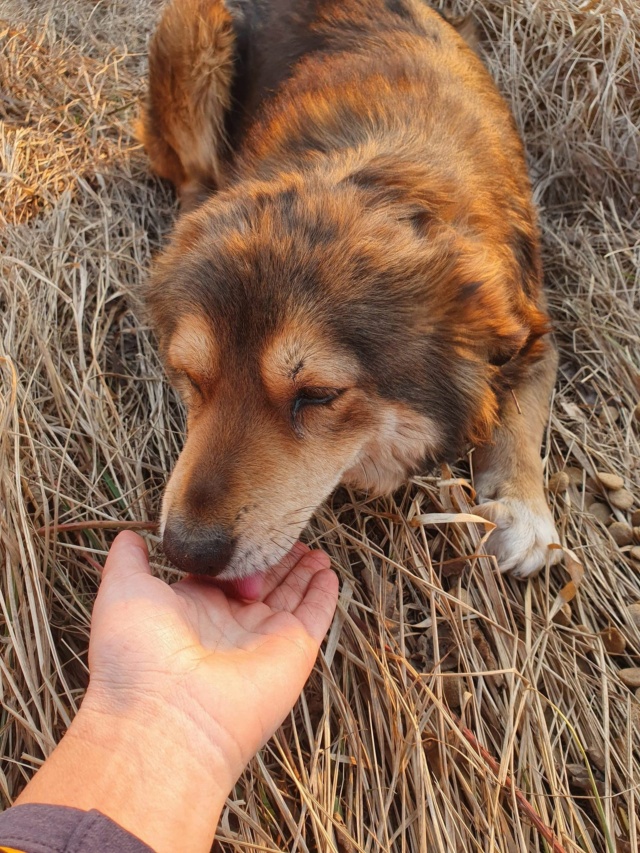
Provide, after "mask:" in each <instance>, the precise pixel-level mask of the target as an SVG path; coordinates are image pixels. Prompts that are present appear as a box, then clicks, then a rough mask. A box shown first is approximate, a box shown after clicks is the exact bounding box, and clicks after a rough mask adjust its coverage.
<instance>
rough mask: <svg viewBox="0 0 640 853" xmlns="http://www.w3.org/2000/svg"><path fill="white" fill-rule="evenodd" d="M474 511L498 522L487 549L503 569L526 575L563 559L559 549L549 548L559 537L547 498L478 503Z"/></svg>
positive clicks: (510, 499)
mask: <svg viewBox="0 0 640 853" xmlns="http://www.w3.org/2000/svg"><path fill="white" fill-rule="evenodd" d="M473 512H474V513H475V514H476V515H481V516H482V517H483V518H486V519H487V521H492V522H493V523H494V524H495V525H496V527H495V530H492V531H491V534H490V535H489V538H488V539H487V542H486V544H485V550H486V552H487V553H488V554H493V555H494V556H495V557H496V559H497V561H498V568H499V569H500V571H501V572H511V574H512V575H514V576H515V577H518V578H526V577H529V576H530V575H534V574H537V572H539V571H540V570H541V569H543V568H544V567H545V566H546V565H547V563H549V564H550V565H554V564H555V563H557V562H558V561H559V560H560V559H561V557H562V552H561V551H560V550H557V549H550V548H549V545H551V544H553V543H558V542H559V541H560V539H559V537H558V533H557V531H556V527H555V524H554V522H553V516H552V515H551V511H550V510H549V507H548V506H547V504H546V502H545V501H539V502H536V503H528V502H527V501H523V500H520V499H518V498H511V497H505V498H502V499H500V500H495V501H489V502H487V503H481V504H478V506H476V507H474V510H473Z"/></svg>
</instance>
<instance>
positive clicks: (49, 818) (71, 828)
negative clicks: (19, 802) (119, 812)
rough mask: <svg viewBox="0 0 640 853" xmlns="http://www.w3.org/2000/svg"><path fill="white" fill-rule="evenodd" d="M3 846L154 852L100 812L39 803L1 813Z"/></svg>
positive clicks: (49, 851) (29, 851) (42, 851)
mask: <svg viewBox="0 0 640 853" xmlns="http://www.w3.org/2000/svg"><path fill="white" fill-rule="evenodd" d="M2 847H13V848H15V849H17V850H22V851H24V853H153V850H152V849H151V847H148V846H147V845H146V844H144V843H143V842H142V841H140V840H139V839H138V838H135V837H134V836H133V835H130V834H129V833H128V832H126V831H125V830H124V829H122V827H121V826H118V824H117V823H114V822H113V821H112V820H111V819H110V818H108V817H105V815H103V814H101V812H98V811H90V812H83V811H80V809H71V808H67V807H66V806H48V805H38V804H36V803H33V804H31V803H30V804H27V805H24V806H14V807H13V808H11V809H7V811H5V812H3V813H2V814H0V848H2Z"/></svg>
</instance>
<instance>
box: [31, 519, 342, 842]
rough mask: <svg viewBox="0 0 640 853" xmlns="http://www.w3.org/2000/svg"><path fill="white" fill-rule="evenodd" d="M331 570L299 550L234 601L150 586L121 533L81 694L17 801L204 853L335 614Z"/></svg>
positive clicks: (133, 545)
mask: <svg viewBox="0 0 640 853" xmlns="http://www.w3.org/2000/svg"><path fill="white" fill-rule="evenodd" d="M327 567H328V557H327V556H326V554H323V553H321V552H319V551H309V549H308V548H307V547H306V546H305V545H302V544H301V543H297V544H296V545H295V546H294V548H293V549H292V550H291V552H290V553H289V554H288V555H287V557H285V558H284V559H283V560H282V561H281V563H280V564H278V566H275V567H274V568H273V569H272V570H271V572H270V573H269V575H268V576H267V577H266V578H265V594H266V598H265V600H264V602H251V603H248V602H241V601H236V600H232V599H229V598H227V597H226V595H225V594H224V592H223V591H222V590H220V589H218V588H216V586H215V585H214V584H213V583H211V581H208V580H206V579H203V578H195V577H189V578H185V579H184V580H181V581H179V582H178V583H176V584H173V585H172V586H169V585H168V584H166V583H165V582H164V581H161V580H160V579H159V578H154V577H152V576H151V572H150V569H149V562H148V557H147V550H146V546H145V544H144V541H143V540H142V539H141V538H140V537H139V536H136V535H135V534H133V533H130V532H126V533H121V534H120V535H119V536H118V537H117V538H116V540H115V542H114V543H113V546H112V548H111V551H110V553H109V556H108V558H107V562H106V565H105V567H104V571H103V576H102V583H101V585H100V590H99V592H98V596H97V598H96V602H95V606H94V610H93V617H92V624H91V639H90V644H89V669H90V673H91V677H90V681H89V687H88V690H87V694H86V696H85V699H84V700H83V703H82V706H81V708H80V711H79V712H78V714H77V715H76V717H75V719H74V720H73V723H72V724H71V727H70V728H69V730H68V731H67V733H66V735H65V736H64V737H63V739H62V741H61V742H60V744H59V745H58V747H57V748H56V749H55V750H54V752H53V754H52V755H51V756H50V757H49V758H48V759H47V761H45V763H44V765H43V766H42V768H41V769H40V770H39V771H38V773H36V775H35V776H34V778H33V779H32V780H31V782H29V784H28V785H27V787H26V788H25V790H24V791H23V793H22V794H21V795H20V797H19V799H18V801H17V802H18V804H22V803H51V804H57V805H64V806H72V807H75V808H79V809H83V810H88V809H98V810H99V811H101V812H102V813H103V814H106V815H108V816H109V817H111V818H112V819H113V820H115V821H116V822H117V823H119V824H120V825H121V826H123V827H124V828H125V829H127V830H129V832H131V833H133V834H134V835H136V836H138V838H140V839H142V840H143V841H145V842H146V843H147V844H148V845H150V846H151V847H152V848H153V850H154V851H156V853H170V851H174V850H184V851H189V853H206V851H208V850H210V849H211V844H212V841H213V837H214V833H215V828H216V825H217V822H218V818H219V815H220V811H221V809H222V807H223V805H224V801H225V799H226V797H227V795H228V794H229V792H230V791H231V789H232V788H233V785H234V784H235V782H236V780H237V778H238V776H239V775H240V774H241V773H242V770H243V769H244V767H245V765H246V764H247V762H248V761H249V760H250V759H251V758H252V757H253V755H254V754H255V753H256V752H257V750H258V749H259V748H260V746H262V744H264V743H265V741H266V740H268V738H269V737H270V736H271V735H272V734H273V732H274V731H275V730H276V728H277V727H278V725H279V724H280V723H281V722H282V720H283V719H284V718H285V716H286V715H287V713H288V712H289V710H290V709H291V708H292V707H293V704H294V703H295V701H296V699H297V698H298V695H299V694H300V692H301V690H302V688H303V686H304V683H305V681H306V679H307V677H308V675H309V673H310V671H311V668H312V667H313V664H314V661H315V659H316V655H317V653H318V647H319V645H320V642H321V640H322V638H323V637H324V635H325V633H326V631H327V628H328V627H329V623H330V621H331V617H332V616H333V612H334V610H335V606H336V600H337V591H338V580H337V577H336V575H335V574H334V573H333V572H332V571H330V570H329V569H328V568H327Z"/></svg>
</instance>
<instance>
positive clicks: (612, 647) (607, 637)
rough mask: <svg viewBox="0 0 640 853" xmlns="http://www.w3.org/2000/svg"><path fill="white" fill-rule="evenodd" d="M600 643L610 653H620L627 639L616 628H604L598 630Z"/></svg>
mask: <svg viewBox="0 0 640 853" xmlns="http://www.w3.org/2000/svg"><path fill="white" fill-rule="evenodd" d="M600 637H601V639H602V643H603V645H604V647H605V649H606V651H607V653H608V654H610V655H621V654H622V653H623V652H624V650H625V649H626V648H627V641H626V640H625V638H624V637H623V636H622V634H621V633H620V631H618V629H617V628H606V629H605V630H604V631H600Z"/></svg>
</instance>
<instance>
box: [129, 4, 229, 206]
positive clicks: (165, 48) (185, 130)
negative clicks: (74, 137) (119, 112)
mask: <svg viewBox="0 0 640 853" xmlns="http://www.w3.org/2000/svg"><path fill="white" fill-rule="evenodd" d="M234 42H235V36H234V30H233V24H232V19H231V15H230V14H229V12H228V11H227V9H226V7H225V4H224V0H171V2H170V3H169V5H168V6H167V7H166V9H165V10H164V12H163V14H162V17H161V19H160V23H159V24H158V27H157V29H156V31H155V33H154V35H153V37H152V39H151V43H150V45H149V89H148V93H147V98H146V103H145V104H144V106H143V108H142V114H141V116H140V120H139V122H138V127H137V135H138V138H139V139H140V141H141V142H142V143H143V144H144V147H145V148H146V150H147V154H148V155H149V158H150V160H151V165H152V168H153V170H154V171H155V172H156V173H157V174H158V175H160V177H163V178H166V179H168V180H170V181H171V182H172V183H173V184H174V185H175V187H176V189H177V191H178V194H179V196H180V200H181V202H182V204H183V206H184V205H186V206H187V207H191V206H193V204H194V203H197V200H198V198H199V197H201V196H202V195H203V194H208V192H210V191H211V190H213V189H215V188H216V187H217V186H219V184H220V178H221V169H222V165H221V163H222V157H223V153H224V148H225V144H226V143H225V130H224V128H225V114H226V113H227V111H228V110H229V107H230V103H231V84H232V78H233V66H234Z"/></svg>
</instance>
